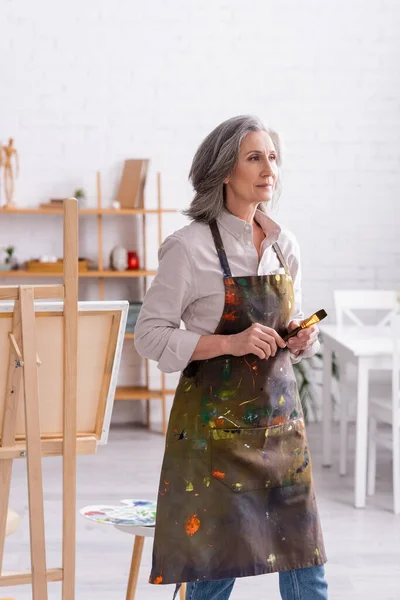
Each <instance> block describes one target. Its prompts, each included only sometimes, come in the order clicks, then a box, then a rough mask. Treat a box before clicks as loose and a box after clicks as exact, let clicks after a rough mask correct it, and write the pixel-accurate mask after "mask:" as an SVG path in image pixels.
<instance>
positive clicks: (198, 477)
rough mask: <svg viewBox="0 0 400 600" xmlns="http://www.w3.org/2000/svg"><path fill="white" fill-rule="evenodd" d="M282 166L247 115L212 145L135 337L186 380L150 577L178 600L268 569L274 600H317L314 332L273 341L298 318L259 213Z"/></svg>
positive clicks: (321, 583)
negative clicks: (182, 593)
mask: <svg viewBox="0 0 400 600" xmlns="http://www.w3.org/2000/svg"><path fill="white" fill-rule="evenodd" d="M280 165H281V149H280V142H279V137H278V135H277V134H276V133H275V132H274V131H272V130H270V129H267V128H266V127H264V126H263V125H262V123H260V122H259V121H258V119H255V118H253V117H248V116H239V117H235V118H233V119H229V120H228V121H225V122H224V123H222V124H221V125H219V126H218V127H217V128H216V129H215V130H214V131H212V132H211V133H210V134H209V135H208V136H207V138H206V139H205V140H204V141H203V143H202V144H201V145H200V147H199V149H198V151H197V153H196V155H195V157H194V160H193V164H192V167H191V171H190V176H189V177H190V179H191V181H192V183H193V186H194V189H195V192H196V195H195V197H194V199H193V201H192V203H191V206H190V208H189V209H188V210H187V211H186V214H187V215H188V216H189V217H190V218H191V219H192V223H191V224H190V225H188V226H186V227H184V228H183V229H180V230H179V231H176V232H175V233H174V234H173V235H171V236H170V237H168V238H167V239H166V240H165V242H164V244H163V245H162V247H161V249H160V253H159V259H160V261H159V268H158V273H157V276H156V277H155V279H154V282H153V284H152V286H151V288H150V289H149V291H148V293H147V295H146V298H145V301H144V304H143V307H142V310H141V313H140V316H139V319H138V322H137V325H136V329H135V344H136V348H137V350H138V352H139V353H140V354H141V355H143V356H146V357H147V358H150V359H153V360H156V361H158V366H159V368H160V369H161V370H162V371H165V372H168V373H170V372H173V371H182V376H181V378H180V381H179V385H178V387H177V390H176V395H175V399H174V404H173V407H172V411H171V415H170V421H169V426H168V432H167V437H166V449H165V455H164V461H163V467H162V472H161V479H160V488H159V497H158V508H157V524H156V531H155V540H154V549H153V568H152V572H151V575H150V582H151V583H156V584H157V583H162V584H168V583H177V584H178V585H177V587H176V590H175V594H176V592H177V590H178V588H179V583H180V582H183V581H185V582H188V584H187V599H188V600H227V598H229V596H230V593H231V590H232V587H233V584H234V581H235V578H236V577H245V576H250V575H259V574H262V573H272V572H276V571H278V572H279V575H280V591H281V596H282V598H283V599H284V600H289V599H290V600H295V599H300V598H301V599H302V600H317V599H318V600H322V599H324V600H325V599H326V598H327V584H326V582H325V578H324V567H323V564H324V562H325V561H326V558H325V550H324V545H323V540H322V534H321V529H320V524H319V518H318V514H317V508H316V503H315V496H314V488H313V483H312V476H311V462H310V454H309V451H308V447H307V438H306V433H305V430H304V421H303V414H302V409H301V403H300V400H299V396H298V391H297V386H296V380H295V376H294V372H293V368H292V362H294V361H298V360H300V359H301V357H302V356H311V355H312V354H314V353H315V352H316V351H317V349H318V339H317V336H318V329H317V327H316V326H314V327H312V328H310V329H308V330H304V331H302V332H300V333H298V334H297V336H296V337H293V338H291V339H290V340H289V341H288V342H287V343H285V342H284V340H283V339H282V336H283V335H284V334H285V333H286V332H287V331H288V330H289V331H290V330H292V329H293V328H295V327H297V326H298V324H299V320H301V318H302V312H301V289H300V263H299V250H298V246H297V243H296V240H295V238H294V237H293V235H292V234H291V233H290V232H288V231H287V230H286V229H283V228H281V227H280V226H279V225H278V224H276V223H274V222H273V221H272V220H271V219H270V218H269V217H268V216H267V215H266V212H265V207H266V206H267V205H268V203H270V202H271V201H272V200H273V199H274V198H276V197H277V196H278V195H279V191H280V180H279V171H280ZM221 315H222V316H221ZM181 319H182V320H183V321H184V323H185V325H186V329H180V322H181ZM174 597H175V596H174ZM260 597H261V595H260Z"/></svg>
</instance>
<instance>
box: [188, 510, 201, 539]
mask: <svg viewBox="0 0 400 600" xmlns="http://www.w3.org/2000/svg"><path fill="white" fill-rule="evenodd" d="M199 527H200V519H198V518H197V515H193V516H192V517H190V519H189V520H188V521H186V523H185V529H186V533H187V534H188V535H194V534H195V533H196V531H198V529H199Z"/></svg>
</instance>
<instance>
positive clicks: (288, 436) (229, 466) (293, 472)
mask: <svg viewBox="0 0 400 600" xmlns="http://www.w3.org/2000/svg"><path fill="white" fill-rule="evenodd" d="M306 443H307V441H306V434H305V429H304V422H303V420H301V419H298V420H294V421H289V422H288V423H285V424H284V425H277V426H273V427H257V428H248V429H247V428H245V429H213V430H212V431H211V432H210V446H211V475H212V477H213V478H214V479H217V480H218V481H220V482H221V483H222V484H224V485H226V486H227V487H228V488H230V489H231V490H233V491H234V492H250V491H252V490H261V489H268V488H273V487H283V486H286V485H293V484H295V483H310V481H311V465H310V457H309V451H308V448H307V445H306Z"/></svg>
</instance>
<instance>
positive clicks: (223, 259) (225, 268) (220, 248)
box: [209, 221, 290, 277]
mask: <svg viewBox="0 0 400 600" xmlns="http://www.w3.org/2000/svg"><path fill="white" fill-rule="evenodd" d="M209 225H210V229H211V233H212V236H213V239H214V244H215V248H216V249H217V254H218V258H219V262H220V263H221V268H222V273H223V274H224V277H232V273H231V269H230V266H229V262H228V258H227V256H226V252H225V249H224V245H223V243H222V238H221V234H220V232H219V229H218V225H217V222H216V221H211V223H210V224H209ZM272 248H273V249H274V250H275V252H276V255H277V257H278V259H279V262H280V263H281V265H282V267H283V268H284V269H285V273H286V275H289V277H290V271H289V269H288V266H287V264H286V261H285V259H284V257H283V254H282V250H281V249H280V247H279V244H278V242H275V244H272Z"/></svg>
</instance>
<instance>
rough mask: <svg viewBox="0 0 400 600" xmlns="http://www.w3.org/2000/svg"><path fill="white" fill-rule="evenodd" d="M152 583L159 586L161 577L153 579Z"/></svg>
mask: <svg viewBox="0 0 400 600" xmlns="http://www.w3.org/2000/svg"><path fill="white" fill-rule="evenodd" d="M154 583H155V584H157V585H158V584H160V583H162V577H161V575H160V576H159V577H156V578H155V580H154Z"/></svg>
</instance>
